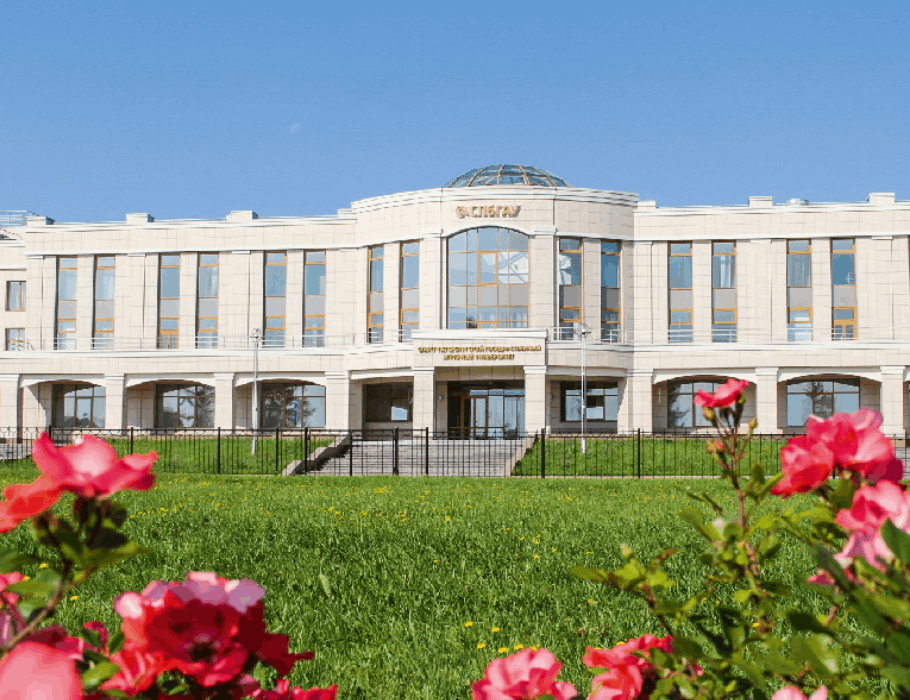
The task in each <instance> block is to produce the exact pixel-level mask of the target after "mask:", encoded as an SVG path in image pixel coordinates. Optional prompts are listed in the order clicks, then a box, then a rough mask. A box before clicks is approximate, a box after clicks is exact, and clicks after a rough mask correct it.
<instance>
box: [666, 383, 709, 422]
mask: <svg viewBox="0 0 910 700" xmlns="http://www.w3.org/2000/svg"><path fill="white" fill-rule="evenodd" d="M722 384H723V382H716V381H710V380H709V381H700V382H669V383H668V384H667V428H670V429H673V428H707V427H709V426H710V425H711V422H710V421H709V420H707V419H706V418H705V416H704V414H703V413H702V410H701V407H700V406H696V405H695V396H696V395H697V394H698V392H699V391H705V392H708V393H710V394H713V393H714V392H715V391H717V389H718V388H719V387H720V386H721V385H722Z"/></svg>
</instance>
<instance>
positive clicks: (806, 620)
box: [787, 610, 831, 635]
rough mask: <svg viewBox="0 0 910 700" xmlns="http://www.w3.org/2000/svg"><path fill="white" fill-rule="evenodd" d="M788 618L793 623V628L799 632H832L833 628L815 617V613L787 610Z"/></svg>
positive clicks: (828, 633)
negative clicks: (829, 627)
mask: <svg viewBox="0 0 910 700" xmlns="http://www.w3.org/2000/svg"><path fill="white" fill-rule="evenodd" d="M787 619H788V620H789V621H790V624H791V625H793V629H795V630H796V631H798V632H814V633H816V634H827V635H830V634H831V630H829V629H828V628H827V627H825V626H824V625H823V624H822V623H821V622H819V621H818V620H816V619H815V616H814V615H810V614H809V613H804V612H800V611H798V610H790V611H788V612H787Z"/></svg>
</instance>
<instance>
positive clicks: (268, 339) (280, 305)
mask: <svg viewBox="0 0 910 700" xmlns="http://www.w3.org/2000/svg"><path fill="white" fill-rule="evenodd" d="M264 285H265V313H264V318H263V334H262V345H263V346H264V347H267V348H268V347H274V348H281V347H284V337H285V330H286V328H287V325H286V323H287V315H286V309H285V302H286V301H287V293H288V254H287V253H285V252H278V251H273V252H269V253H266V254H265V275H264Z"/></svg>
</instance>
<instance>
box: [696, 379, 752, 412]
mask: <svg viewBox="0 0 910 700" xmlns="http://www.w3.org/2000/svg"><path fill="white" fill-rule="evenodd" d="M747 386H749V382H747V381H746V380H744V379H733V377H730V379H728V380H727V383H726V384H724V385H723V386H722V387H718V389H717V391H715V392H714V393H713V394H709V393H708V392H706V391H699V392H698V393H697V394H696V395H695V399H694V401H695V404H696V405H697V406H706V407H707V408H726V407H727V406H732V405H733V404H734V403H736V402H737V401H738V400H739V397H740V395H741V394H742V393H743V389H745V388H746V387H747Z"/></svg>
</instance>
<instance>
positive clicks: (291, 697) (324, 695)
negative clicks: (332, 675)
mask: <svg viewBox="0 0 910 700" xmlns="http://www.w3.org/2000/svg"><path fill="white" fill-rule="evenodd" d="M337 693H338V686H337V685H335V684H334V683H333V684H332V685H330V686H329V687H328V688H310V689H309V690H304V689H303V688H299V687H294V688H291V687H290V683H288V682H287V680H286V679H284V678H282V679H280V680H279V681H278V682H277V683H276V684H275V689H274V690H258V691H256V692H255V693H253V700H335V696H336V695H337Z"/></svg>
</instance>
